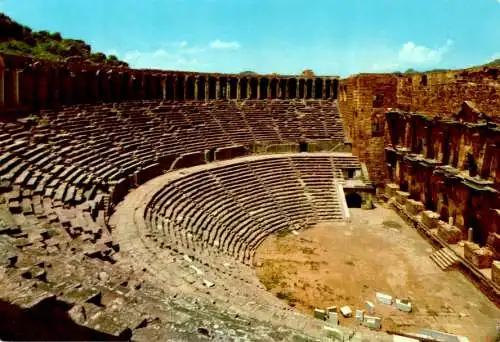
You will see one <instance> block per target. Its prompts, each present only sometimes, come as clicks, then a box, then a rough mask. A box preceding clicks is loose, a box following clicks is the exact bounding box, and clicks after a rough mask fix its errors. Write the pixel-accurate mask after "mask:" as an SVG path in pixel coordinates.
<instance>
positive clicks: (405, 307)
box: [396, 299, 412, 312]
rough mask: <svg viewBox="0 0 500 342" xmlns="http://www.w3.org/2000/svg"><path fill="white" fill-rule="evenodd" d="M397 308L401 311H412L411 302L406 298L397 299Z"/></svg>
mask: <svg viewBox="0 0 500 342" xmlns="http://www.w3.org/2000/svg"><path fill="white" fill-rule="evenodd" d="M396 308H398V310H400V311H404V312H411V308H412V305H411V302H410V301H408V300H406V299H396Z"/></svg>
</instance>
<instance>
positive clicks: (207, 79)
mask: <svg viewBox="0 0 500 342" xmlns="http://www.w3.org/2000/svg"><path fill="white" fill-rule="evenodd" d="M209 84H210V77H207V78H206V80H205V101H208V100H209V99H210V94H209V92H208V90H209V88H208V85H209Z"/></svg>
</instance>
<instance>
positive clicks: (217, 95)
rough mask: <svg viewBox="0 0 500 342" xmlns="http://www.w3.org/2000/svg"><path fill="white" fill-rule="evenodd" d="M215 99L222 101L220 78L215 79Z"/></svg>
mask: <svg viewBox="0 0 500 342" xmlns="http://www.w3.org/2000/svg"><path fill="white" fill-rule="evenodd" d="M215 99H216V100H219V99H220V78H219V77H217V78H216V79H215Z"/></svg>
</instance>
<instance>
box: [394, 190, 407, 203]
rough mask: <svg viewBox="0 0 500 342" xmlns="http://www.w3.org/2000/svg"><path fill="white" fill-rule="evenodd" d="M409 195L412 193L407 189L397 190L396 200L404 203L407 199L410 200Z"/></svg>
mask: <svg viewBox="0 0 500 342" xmlns="http://www.w3.org/2000/svg"><path fill="white" fill-rule="evenodd" d="M408 197H410V194H409V193H408V192H405V191H396V201H398V203H399V204H402V205H404V204H405V203H406V200H408Z"/></svg>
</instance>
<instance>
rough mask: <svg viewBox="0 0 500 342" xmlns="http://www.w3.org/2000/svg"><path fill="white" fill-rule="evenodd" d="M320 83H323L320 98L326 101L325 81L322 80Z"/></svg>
mask: <svg viewBox="0 0 500 342" xmlns="http://www.w3.org/2000/svg"><path fill="white" fill-rule="evenodd" d="M322 81H323V83H322V84H323V88H322V92H321V98H322V99H323V100H326V80H325V79H322ZM330 83H331V82H330Z"/></svg>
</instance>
